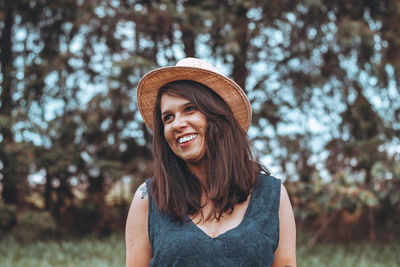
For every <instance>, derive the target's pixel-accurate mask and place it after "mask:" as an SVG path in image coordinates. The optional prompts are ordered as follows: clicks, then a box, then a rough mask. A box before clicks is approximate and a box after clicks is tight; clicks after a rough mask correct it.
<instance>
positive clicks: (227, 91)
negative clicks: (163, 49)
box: [137, 66, 251, 132]
mask: <svg viewBox="0 0 400 267" xmlns="http://www.w3.org/2000/svg"><path fill="white" fill-rule="evenodd" d="M179 80H192V81H195V82H198V83H201V84H203V85H205V86H207V87H209V88H210V89H212V90H213V91H214V92H216V93H217V94H218V95H219V96H220V97H221V98H222V99H223V100H224V101H225V102H226V103H227V104H228V106H229V107H230V109H231V110H232V112H233V115H234V116H235V119H236V121H237V122H238V123H239V125H240V126H241V128H242V129H243V130H244V131H245V132H247V131H248V129H249V127H250V124H251V107H250V103H249V100H248V99H247V96H246V94H245V93H244V92H243V90H242V88H241V87H240V86H239V85H238V84H237V83H235V82H234V81H233V80H231V79H229V78H227V77H225V76H223V75H220V74H218V73H216V72H213V71H208V70H205V69H201V68H194V67H187V66H171V67H163V68H159V69H155V70H153V71H151V72H149V73H147V74H146V75H145V76H143V78H142V79H141V80H140V81H139V84H138V87H137V104H138V108H139V111H140V113H141V115H142V118H143V120H144V122H145V123H146V125H147V127H149V129H150V130H151V131H153V113H154V106H155V104H156V98H157V95H158V91H159V90H160V88H161V87H162V86H163V85H165V84H167V83H170V82H174V81H179Z"/></svg>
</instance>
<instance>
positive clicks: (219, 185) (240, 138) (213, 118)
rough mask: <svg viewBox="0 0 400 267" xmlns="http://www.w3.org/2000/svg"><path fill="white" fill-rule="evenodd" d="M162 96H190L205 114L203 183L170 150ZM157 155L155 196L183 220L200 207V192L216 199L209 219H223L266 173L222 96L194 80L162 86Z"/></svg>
mask: <svg viewBox="0 0 400 267" xmlns="http://www.w3.org/2000/svg"><path fill="white" fill-rule="evenodd" d="M163 94H169V95H177V96H181V97H184V98H186V99H188V100H190V101H191V102H192V103H193V105H195V106H196V108H197V109H198V110H199V111H200V112H202V113H203V114H204V115H205V116H206V120H207V122H206V123H207V126H206V137H205V141H206V152H205V156H204V157H205V162H206V164H205V165H206V181H205V183H204V184H202V183H201V182H200V181H199V179H197V177H195V176H194V174H193V173H191V172H190V171H189V169H188V168H187V166H186V164H185V162H184V161H183V160H182V159H180V158H179V157H177V156H176V155H175V154H174V153H173V152H172V150H171V148H170V147H169V145H168V143H167V141H166V139H165V137H164V125H163V122H162V119H161V112H160V106H161V97H162V95H163ZM153 154H154V180H153V183H152V198H153V200H154V201H155V203H156V204H157V206H158V208H159V209H160V211H164V212H167V213H169V214H171V215H172V216H173V218H174V219H176V220H179V221H183V220H184V219H185V216H186V215H194V214H196V213H197V212H199V210H201V208H202V206H201V195H202V191H204V192H205V193H206V195H207V198H208V199H209V200H210V201H212V203H213V210H212V212H211V213H210V214H208V215H207V217H206V218H205V219H206V220H210V219H212V218H216V219H217V220H219V218H220V217H221V216H222V214H223V213H224V212H226V211H229V212H231V211H232V210H233V207H234V205H235V204H237V203H242V202H244V201H246V199H247V197H248V196H249V194H250V193H251V190H252V189H253V188H254V186H255V185H256V181H257V176H258V174H259V172H260V171H264V172H266V173H268V171H267V170H266V169H264V168H263V167H262V166H261V165H260V164H259V163H256V162H255V161H254V160H253V157H252V153H251V148H250V143H249V141H248V139H247V135H246V133H245V132H244V131H243V129H242V128H241V127H240V126H239V124H238V123H237V122H236V120H235V118H234V115H233V113H232V111H231V109H230V108H229V107H228V105H227V104H226V103H225V102H224V100H223V99H222V98H221V97H220V96H219V95H217V94H216V93H215V92H214V91H212V90H211V89H210V88H208V87H206V86H205V85H202V84H200V83H197V82H194V81H186V80H182V81H176V82H171V83H169V84H167V85H164V86H163V87H162V88H161V89H160V91H159V93H158V96H157V101H156V105H155V112H154V120H153ZM201 215H202V216H203V215H204V214H201ZM202 218H204V217H202Z"/></svg>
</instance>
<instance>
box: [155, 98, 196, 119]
mask: <svg viewBox="0 0 400 267" xmlns="http://www.w3.org/2000/svg"><path fill="white" fill-rule="evenodd" d="M190 105H193V102H191V101H188V102H186V103H183V104H182V105H179V108H184V107H186V106H190ZM167 113H170V111H169V109H166V110H164V111H162V112H161V116H163V115H165V114H167Z"/></svg>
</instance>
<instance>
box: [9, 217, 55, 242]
mask: <svg viewBox="0 0 400 267" xmlns="http://www.w3.org/2000/svg"><path fill="white" fill-rule="evenodd" d="M12 235H13V236H14V237H15V239H16V240H18V241H20V242H33V241H38V240H46V239H49V238H54V237H56V236H57V235H58V229H57V225H56V223H55V221H54V219H53V218H52V217H51V215H50V214H49V213H48V212H44V211H26V212H24V213H22V214H21V215H19V216H18V223H17V225H16V226H15V227H14V229H13V231H12Z"/></svg>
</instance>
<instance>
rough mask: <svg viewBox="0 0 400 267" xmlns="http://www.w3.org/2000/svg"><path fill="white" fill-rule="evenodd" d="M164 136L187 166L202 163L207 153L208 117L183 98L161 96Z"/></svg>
mask: <svg viewBox="0 0 400 267" xmlns="http://www.w3.org/2000/svg"><path fill="white" fill-rule="evenodd" d="M160 109H161V119H162V121H163V123H164V136H165V139H166V140H167V142H168V144H169V146H170V148H171V150H172V151H173V152H174V153H175V155H177V156H178V157H179V158H181V159H182V160H184V161H185V162H186V163H187V164H189V165H190V164H191V165H195V164H198V163H200V162H201V161H202V159H203V158H204V154H205V151H206V140H205V132H206V127H207V125H206V124H207V122H206V117H205V115H204V114H203V113H201V112H200V111H199V110H198V109H197V107H196V106H194V104H193V103H192V102H191V101H190V100H188V99H186V98H184V97H181V96H176V95H168V94H163V95H162V96H161V108H160Z"/></svg>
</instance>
